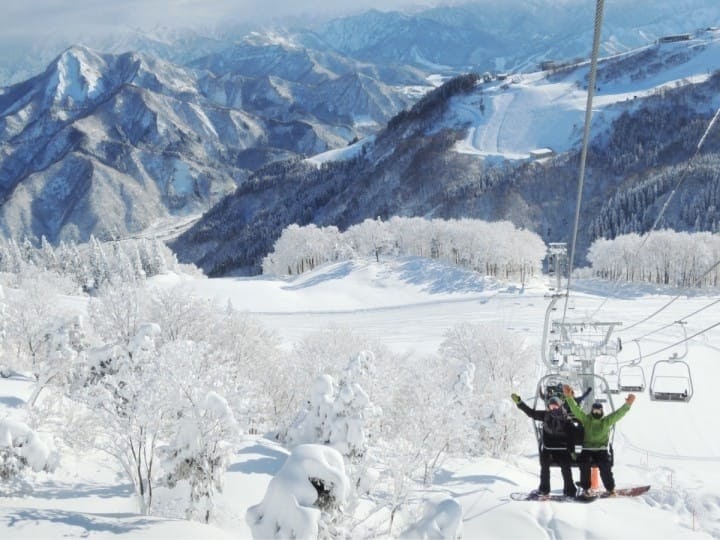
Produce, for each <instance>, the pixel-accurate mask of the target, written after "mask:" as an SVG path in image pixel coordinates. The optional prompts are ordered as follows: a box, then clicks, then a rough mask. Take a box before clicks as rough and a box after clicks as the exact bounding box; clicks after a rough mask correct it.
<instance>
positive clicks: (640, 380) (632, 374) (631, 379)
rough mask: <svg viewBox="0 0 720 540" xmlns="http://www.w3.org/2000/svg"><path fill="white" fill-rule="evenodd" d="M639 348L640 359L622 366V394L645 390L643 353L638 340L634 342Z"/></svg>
mask: <svg viewBox="0 0 720 540" xmlns="http://www.w3.org/2000/svg"><path fill="white" fill-rule="evenodd" d="M633 341H634V342H635V344H636V345H637V348H638V357H637V358H636V359H635V360H633V361H632V362H631V363H629V364H627V365H624V366H621V367H620V370H619V371H618V388H619V389H620V391H621V392H643V391H644V390H645V384H646V381H645V371H644V370H643V368H642V366H641V365H640V362H642V351H641V350H640V343H639V342H638V340H633Z"/></svg>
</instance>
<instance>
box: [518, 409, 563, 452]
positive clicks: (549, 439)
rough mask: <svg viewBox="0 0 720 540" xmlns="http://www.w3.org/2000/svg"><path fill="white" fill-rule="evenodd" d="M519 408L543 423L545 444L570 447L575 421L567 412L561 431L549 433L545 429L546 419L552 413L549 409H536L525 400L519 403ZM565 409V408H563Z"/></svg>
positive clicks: (550, 446)
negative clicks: (572, 420) (573, 421)
mask: <svg viewBox="0 0 720 540" xmlns="http://www.w3.org/2000/svg"><path fill="white" fill-rule="evenodd" d="M517 406H518V409H520V410H521V411H522V412H524V413H525V414H526V415H528V416H529V417H530V418H532V419H533V420H538V421H540V422H542V423H543V432H542V433H543V440H542V442H543V445H544V446H546V447H549V448H568V445H569V444H570V443H571V438H572V437H571V433H572V430H573V428H574V426H573V423H572V422H571V420H570V418H569V417H568V416H567V412H564V416H565V419H564V423H563V426H562V427H563V429H562V432H560V433H548V431H547V430H546V429H545V427H546V420H547V418H548V416H549V415H550V411H549V410H536V409H531V408H530V407H528V406H527V405H526V404H525V402H523V401H521V402H520V403H518V404H517ZM561 410H563V409H561Z"/></svg>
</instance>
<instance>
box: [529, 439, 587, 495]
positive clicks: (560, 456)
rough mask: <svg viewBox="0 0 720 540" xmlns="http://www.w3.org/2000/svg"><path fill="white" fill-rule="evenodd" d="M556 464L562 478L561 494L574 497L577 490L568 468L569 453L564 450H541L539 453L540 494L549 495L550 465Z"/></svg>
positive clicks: (570, 470) (569, 461)
mask: <svg viewBox="0 0 720 540" xmlns="http://www.w3.org/2000/svg"><path fill="white" fill-rule="evenodd" d="M551 463H557V464H558V465H559V466H560V472H561V474H562V478H563V494H564V495H567V496H569V497H574V496H575V493H576V491H577V489H576V488H575V483H574V482H573V477H572V469H571V468H570V463H571V459H570V452H568V451H566V450H546V449H544V448H543V450H542V451H541V452H540V487H539V488H538V491H540V493H550V464H551Z"/></svg>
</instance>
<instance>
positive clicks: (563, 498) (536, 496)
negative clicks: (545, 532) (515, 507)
mask: <svg viewBox="0 0 720 540" xmlns="http://www.w3.org/2000/svg"><path fill="white" fill-rule="evenodd" d="M649 489H650V486H633V487H628V488H619V489H616V490H615V493H614V494H613V495H610V493H608V492H607V491H601V492H590V493H585V494H583V495H579V496H577V497H568V496H567V495H558V494H556V493H550V494H548V495H541V494H540V493H538V492H537V491H531V492H530V493H522V492H519V493H511V494H510V499H512V500H513V501H552V502H576V503H590V502H593V501H596V500H598V499H611V498H614V497H636V496H638V495H642V494H643V493H645V492H646V491H648V490H649Z"/></svg>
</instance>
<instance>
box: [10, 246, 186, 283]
mask: <svg viewBox="0 0 720 540" xmlns="http://www.w3.org/2000/svg"><path fill="white" fill-rule="evenodd" d="M177 266H178V262H177V259H176V258H175V255H174V254H173V252H172V251H171V250H170V249H169V248H168V247H167V246H166V245H165V244H164V243H163V242H162V241H160V240H156V239H153V240H149V239H144V238H143V239H127V240H116V241H112V242H100V241H98V240H97V239H96V238H95V237H94V236H91V237H90V241H89V242H88V243H86V244H75V243H73V242H70V243H66V242H60V244H58V245H57V246H52V245H51V244H50V243H49V242H48V241H47V240H46V239H45V237H44V236H43V237H42V238H41V241H40V245H39V246H36V245H34V244H33V243H32V242H31V241H30V240H28V239H25V240H24V241H23V242H21V243H19V244H18V243H17V242H16V241H15V240H13V239H12V238H10V239H5V238H0V272H5V273H9V274H16V275H20V274H22V273H23V272H25V271H26V270H27V269H28V268H29V267H32V268H35V269H38V270H41V271H45V272H50V273H54V274H56V275H58V276H61V277H63V278H69V279H70V280H71V282H72V283H73V284H74V285H75V286H77V288H78V289H80V290H82V291H83V292H85V293H89V294H93V293H95V292H96V291H97V290H98V289H100V288H101V287H102V286H103V285H105V284H107V283H109V282H111V281H113V280H115V281H119V282H123V283H134V282H137V281H141V280H144V279H147V278H149V277H152V276H155V275H158V274H163V273H166V272H167V271H168V270H172V269H174V268H176V267H177ZM188 268H189V267H188ZM68 292H70V291H68Z"/></svg>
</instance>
